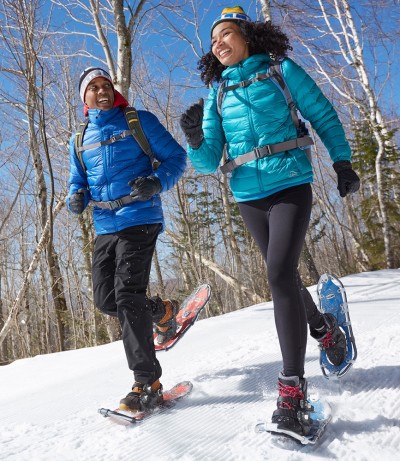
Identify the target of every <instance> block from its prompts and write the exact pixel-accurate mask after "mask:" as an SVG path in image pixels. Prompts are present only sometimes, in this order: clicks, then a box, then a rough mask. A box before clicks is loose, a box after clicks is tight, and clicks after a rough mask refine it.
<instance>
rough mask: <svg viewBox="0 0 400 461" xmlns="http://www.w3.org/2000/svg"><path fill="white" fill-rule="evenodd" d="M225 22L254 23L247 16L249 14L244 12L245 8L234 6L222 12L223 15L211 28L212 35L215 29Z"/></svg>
mask: <svg viewBox="0 0 400 461" xmlns="http://www.w3.org/2000/svg"><path fill="white" fill-rule="evenodd" d="M225 21H248V22H252V21H251V19H250V17H249V16H247V14H246V13H245V12H244V10H243V8H242V7H241V6H233V7H231V8H224V9H223V10H222V13H221V15H220V16H218V18H217V19H216V20H215V21H214V22H213V24H212V26H211V35H212V31H213V30H214V27H215V26H216V25H217V24H219V23H221V22H225Z"/></svg>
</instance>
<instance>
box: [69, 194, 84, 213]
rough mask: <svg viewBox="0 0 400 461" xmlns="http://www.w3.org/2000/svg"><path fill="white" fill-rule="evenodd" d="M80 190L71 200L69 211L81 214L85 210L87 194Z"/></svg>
mask: <svg viewBox="0 0 400 461" xmlns="http://www.w3.org/2000/svg"><path fill="white" fill-rule="evenodd" d="M80 191H81V189H79V191H78V192H75V193H74V194H72V195H71V197H70V198H69V209H70V210H71V211H72V213H76V214H81V213H83V210H84V209H85V193H84V192H83V191H82V192H80Z"/></svg>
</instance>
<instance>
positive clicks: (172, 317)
mask: <svg viewBox="0 0 400 461" xmlns="http://www.w3.org/2000/svg"><path fill="white" fill-rule="evenodd" d="M162 303H163V308H164V315H163V317H162V318H161V319H160V320H158V321H157V322H156V324H155V331H156V333H157V334H158V336H157V339H156V343H157V344H158V345H159V346H162V345H163V344H165V343H167V342H168V341H169V340H170V339H171V338H172V337H173V336H174V335H175V333H176V329H177V323H176V314H177V313H178V311H179V306H178V303H177V301H170V300H169V299H167V300H166V301H162Z"/></svg>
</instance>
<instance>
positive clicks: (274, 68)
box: [268, 61, 300, 128]
mask: <svg viewBox="0 0 400 461" xmlns="http://www.w3.org/2000/svg"><path fill="white" fill-rule="evenodd" d="M281 64H282V61H271V63H270V65H269V69H268V72H269V74H270V75H271V77H272V78H273V79H275V81H276V82H277V84H278V85H279V86H280V88H281V90H282V91H283V94H284V95H285V98H286V101H287V105H288V106H289V109H290V114H291V116H292V120H293V123H294V124H295V126H296V128H299V126H300V121H299V117H298V115H297V109H296V105H295V103H294V102H293V98H292V95H291V94H290V91H289V88H288V87H287V85H286V82H285V79H284V77H283V74H282V68H281Z"/></svg>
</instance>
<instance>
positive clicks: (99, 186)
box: [67, 107, 186, 234]
mask: <svg viewBox="0 0 400 461" xmlns="http://www.w3.org/2000/svg"><path fill="white" fill-rule="evenodd" d="M88 112H89V114H88V115H89V124H88V126H87V128H86V130H85V134H84V139H83V145H85V144H92V143H96V142H99V141H105V140H108V139H110V138H111V137H112V136H115V135H118V134H119V133H121V132H122V131H124V130H128V129H129V128H128V124H127V122H126V119H125V115H124V112H123V111H122V110H121V109H120V108H119V107H114V108H112V109H111V110H108V111H101V110H98V109H89V111H88ZM138 115H139V119H140V123H141V125H142V128H143V131H144V133H145V135H146V137H147V140H148V142H149V144H150V146H151V149H152V151H153V154H154V157H155V158H156V159H157V160H158V161H159V162H161V164H160V166H159V167H158V169H157V170H156V171H154V172H153V169H152V165H151V161H150V159H149V157H148V156H147V155H146V154H145V153H144V152H143V151H142V149H141V148H140V146H139V145H138V144H137V142H136V141H135V140H134V138H133V137H132V136H128V137H126V138H124V139H123V140H120V141H117V142H114V143H113V144H108V145H104V146H100V147H95V148H93V149H88V150H85V151H83V162H84V164H85V166H86V168H87V170H86V172H85V171H84V170H83V168H82V165H81V164H80V162H79V160H78V157H77V156H76V154H75V146H74V139H75V136H72V138H71V140H70V145H69V151H70V178H69V195H68V198H67V206H69V197H70V196H71V195H72V194H73V193H75V192H77V191H78V190H79V189H82V188H83V189H87V192H86V193H85V206H87V204H88V202H89V200H94V201H102V202H108V201H110V200H116V199H118V198H121V197H123V196H126V195H129V193H130V192H131V188H130V186H129V185H128V182H129V181H131V180H132V179H135V178H138V177H140V176H150V175H154V176H157V177H158V179H159V180H160V181H161V185H162V190H161V192H165V191H167V190H169V189H171V188H172V187H173V186H174V185H175V184H176V183H177V181H178V179H179V178H180V177H181V176H182V174H183V172H184V170H185V166H186V152H185V150H184V149H183V148H182V147H181V146H180V145H179V144H178V143H177V142H176V141H175V140H174V138H173V137H172V136H171V134H170V133H169V132H168V131H167V130H166V129H165V128H164V126H163V125H162V124H161V123H160V122H159V120H158V119H157V117H156V116H155V115H153V114H152V113H150V112H147V111H140V110H139V111H138ZM93 216H94V224H95V230H96V233H97V234H110V233H113V232H117V231H120V230H122V229H125V228H126V227H130V226H137V225H141V224H156V223H161V224H164V217H163V211H162V206H161V198H160V196H159V195H155V196H153V197H152V198H151V200H147V201H143V202H141V201H138V202H132V203H130V204H128V205H125V206H122V207H120V208H117V209H115V210H108V209H100V208H98V207H94V212H93Z"/></svg>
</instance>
